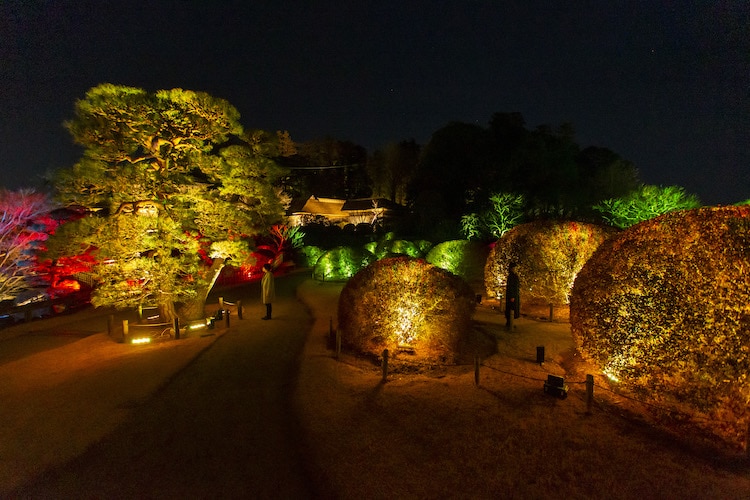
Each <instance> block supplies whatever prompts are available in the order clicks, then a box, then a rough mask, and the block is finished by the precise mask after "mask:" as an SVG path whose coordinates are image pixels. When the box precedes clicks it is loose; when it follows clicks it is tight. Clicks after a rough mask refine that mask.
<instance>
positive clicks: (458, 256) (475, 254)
mask: <svg viewBox="0 0 750 500" xmlns="http://www.w3.org/2000/svg"><path fill="white" fill-rule="evenodd" d="M488 252H489V250H488V248H487V245H484V244H482V243H479V242H476V241H469V240H451V241H444V242H442V243H438V244H437V245H435V246H434V247H432V249H430V251H429V252H428V253H427V256H426V257H425V260H427V262H429V263H430V264H433V265H435V266H437V267H439V268H441V269H445V270H446V271H450V272H452V273H453V274H455V275H458V276H461V277H462V278H463V279H465V280H466V281H467V282H469V283H475V282H479V283H481V282H482V280H483V278H484V265H485V263H486V262H487V254H488Z"/></svg>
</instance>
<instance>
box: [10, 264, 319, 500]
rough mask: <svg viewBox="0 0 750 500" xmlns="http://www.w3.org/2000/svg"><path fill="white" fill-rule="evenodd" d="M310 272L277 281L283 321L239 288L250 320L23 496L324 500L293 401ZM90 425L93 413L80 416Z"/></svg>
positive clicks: (24, 489) (248, 289) (251, 288)
mask: <svg viewBox="0 0 750 500" xmlns="http://www.w3.org/2000/svg"><path fill="white" fill-rule="evenodd" d="M304 279H307V275H306V274H299V273H298V274H293V275H290V276H287V277H283V278H277V282H276V286H277V302H276V303H275V304H274V319H273V320H272V321H261V320H260V316H261V314H262V313H263V312H264V311H261V308H262V306H261V305H260V303H259V302H260V301H259V292H258V290H257V288H258V284H257V283H255V284H251V285H247V286H245V287H242V288H235V289H233V290H231V292H225V293H227V296H229V294H230V293H231V294H232V295H233V299H238V298H241V299H242V301H243V304H244V306H245V315H244V316H245V317H244V319H243V320H242V321H237V319H236V318H234V324H233V325H232V327H231V328H230V329H229V331H227V332H226V333H224V334H223V335H222V336H221V337H219V338H217V339H216V341H215V342H214V343H213V345H212V346H211V347H210V348H208V349H207V350H205V351H204V352H203V353H202V354H201V355H200V356H199V357H198V358H197V359H195V360H194V361H193V362H192V363H190V364H189V365H188V366H187V367H186V368H185V369H183V370H181V371H180V372H179V373H178V374H177V375H176V376H175V377H174V378H173V379H172V380H171V381H170V382H169V383H168V384H166V385H165V386H164V387H163V388H162V389H161V390H160V391H159V392H158V393H157V394H156V395H155V396H154V397H153V398H150V399H148V400H147V401H145V402H142V403H135V407H134V408H133V409H132V412H131V414H130V416H129V418H127V420H126V421H125V422H124V423H123V424H122V425H120V426H119V427H118V428H117V429H116V430H115V431H114V432H113V433H111V434H109V435H108V436H107V437H105V438H104V439H103V440H101V441H100V442H98V443H96V444H94V445H93V446H92V447H90V448H89V449H88V450H87V451H86V452H85V453H83V454H82V455H80V456H79V457H77V458H75V459H74V460H73V461H71V462H68V463H66V464H65V465H63V466H60V467H57V468H54V469H52V470H49V471H46V472H44V473H43V474H42V475H41V476H39V477H37V478H35V479H34V480H33V481H31V482H29V483H27V484H24V485H22V486H21V487H20V488H17V489H16V491H14V492H13V494H12V495H11V497H13V498H17V497H21V498H240V497H242V498H247V497H251V498H295V499H304V498H319V497H321V496H323V497H328V496H330V495H329V494H328V493H329V492H326V491H324V490H325V487H324V486H322V485H320V484H316V481H315V480H314V479H313V478H311V477H310V475H309V474H308V468H307V466H306V463H307V459H306V457H307V452H306V450H305V447H304V444H303V440H302V439H301V431H300V427H299V424H298V421H297V419H296V418H295V415H294V414H293V411H292V410H291V401H290V399H291V397H292V394H293V390H294V386H295V383H296V377H297V371H298V366H299V357H300V354H301V353H302V350H303V347H304V344H305V340H306V334H307V332H308V330H309V328H310V325H311V322H312V318H311V317H310V315H309V313H308V312H307V310H306V309H305V308H304V306H302V305H301V304H300V303H299V302H298V301H297V300H296V298H295V289H296V287H297V286H298V284H299V283H300V282H302V281H303V280H304ZM80 418H82V419H85V418H86V415H80Z"/></svg>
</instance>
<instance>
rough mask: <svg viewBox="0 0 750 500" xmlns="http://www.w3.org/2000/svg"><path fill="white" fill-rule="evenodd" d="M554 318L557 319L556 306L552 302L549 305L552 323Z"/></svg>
mask: <svg viewBox="0 0 750 500" xmlns="http://www.w3.org/2000/svg"><path fill="white" fill-rule="evenodd" d="M554 318H555V305H554V304H553V303H552V302H550V303H549V321H550V323H551V322H552V321H553V320H554Z"/></svg>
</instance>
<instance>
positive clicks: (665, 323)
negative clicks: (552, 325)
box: [571, 206, 750, 443]
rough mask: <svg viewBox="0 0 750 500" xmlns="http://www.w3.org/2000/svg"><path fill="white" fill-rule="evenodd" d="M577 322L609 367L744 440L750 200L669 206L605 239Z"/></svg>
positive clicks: (579, 296) (579, 292)
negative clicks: (731, 204) (741, 203)
mask: <svg viewBox="0 0 750 500" xmlns="http://www.w3.org/2000/svg"><path fill="white" fill-rule="evenodd" d="M571 327H572V332H573V336H574V338H575V341H576V343H577V345H578V347H579V349H580V350H581V352H582V353H583V354H584V355H585V356H586V357H587V358H588V359H590V360H591V361H593V362H594V363H596V364H597V365H598V366H599V367H600V368H601V370H602V371H603V372H604V373H605V374H607V375H609V376H610V377H612V378H614V379H617V380H619V381H620V382H621V383H622V384H624V385H625V386H626V387H629V388H631V389H633V390H635V391H636V392H638V393H639V394H641V395H644V396H645V397H648V398H649V399H650V400H651V401H656V402H658V403H663V404H665V405H672V404H674V405H687V406H688V408H689V409H690V412H691V413H692V412H693V411H695V412H702V413H705V414H706V415H708V416H709V418H710V420H709V421H713V422H714V424H715V425H714V426H713V429H712V432H716V433H717V434H718V435H722V436H723V437H724V438H725V439H727V440H728V441H730V442H731V441H734V442H735V443H741V442H742V441H744V438H745V436H744V434H745V430H746V426H745V424H744V423H742V424H741V425H740V422H743V420H742V419H743V418H745V417H746V415H747V410H746V408H747V405H748V404H749V403H750V379H749V378H748V373H750V347H748V346H750V206H736V207H704V208H699V209H694V210H687V211H679V212H670V213H668V214H665V215H662V216H660V217H658V218H656V219H652V220H649V221H646V222H642V223H640V224H637V225H635V226H632V227H630V228H628V229H627V230H625V231H624V232H622V233H620V234H618V235H616V236H614V237H612V238H611V239H609V240H608V241H606V242H605V243H604V244H603V245H601V247H600V248H599V249H598V250H597V251H596V253H595V254H594V255H593V256H592V257H591V259H590V260H589V261H588V262H587V263H586V265H585V266H584V268H583V269H582V270H581V272H580V273H579V274H578V278H577V279H576V282H575V287H574V289H573V294H572V300H571ZM735 424H736V425H735Z"/></svg>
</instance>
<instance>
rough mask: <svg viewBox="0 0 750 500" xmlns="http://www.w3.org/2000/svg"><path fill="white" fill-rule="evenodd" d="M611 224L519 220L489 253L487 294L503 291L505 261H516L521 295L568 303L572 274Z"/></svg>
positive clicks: (608, 233)
mask: <svg viewBox="0 0 750 500" xmlns="http://www.w3.org/2000/svg"><path fill="white" fill-rule="evenodd" d="M615 232H616V230H615V229H613V228H610V227H606V226H599V225H596V224H589V223H586V222H572V221H569V222H559V221H535V222H529V223H526V224H520V225H518V226H516V227H514V228H513V229H511V230H510V231H508V232H507V233H505V234H504V235H503V237H502V238H500V239H499V240H498V241H497V242H496V243H495V245H494V246H493V248H492V250H491V251H490V255H489V257H488V258H487V264H486V265H485V268H484V284H485V288H486V291H487V296H488V297H496V298H501V297H503V296H504V294H505V281H506V278H507V275H508V265H509V264H510V263H511V262H517V263H518V269H517V270H518V274H519V275H520V277H521V287H522V294H523V299H522V300H524V301H528V300H529V299H531V300H532V301H533V300H539V301H543V302H544V303H552V304H556V305H558V304H568V302H569V298H570V289H571V288H572V287H573V282H574V280H575V278H576V275H577V274H578V272H579V271H580V270H581V268H582V267H583V265H584V263H585V262H586V261H587V260H588V258H589V257H590V256H591V255H592V254H593V253H594V250H596V248H597V247H598V246H599V245H600V244H601V243H602V242H603V241H604V240H606V239H607V238H608V237H610V236H611V235H612V234H614V233H615Z"/></svg>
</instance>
